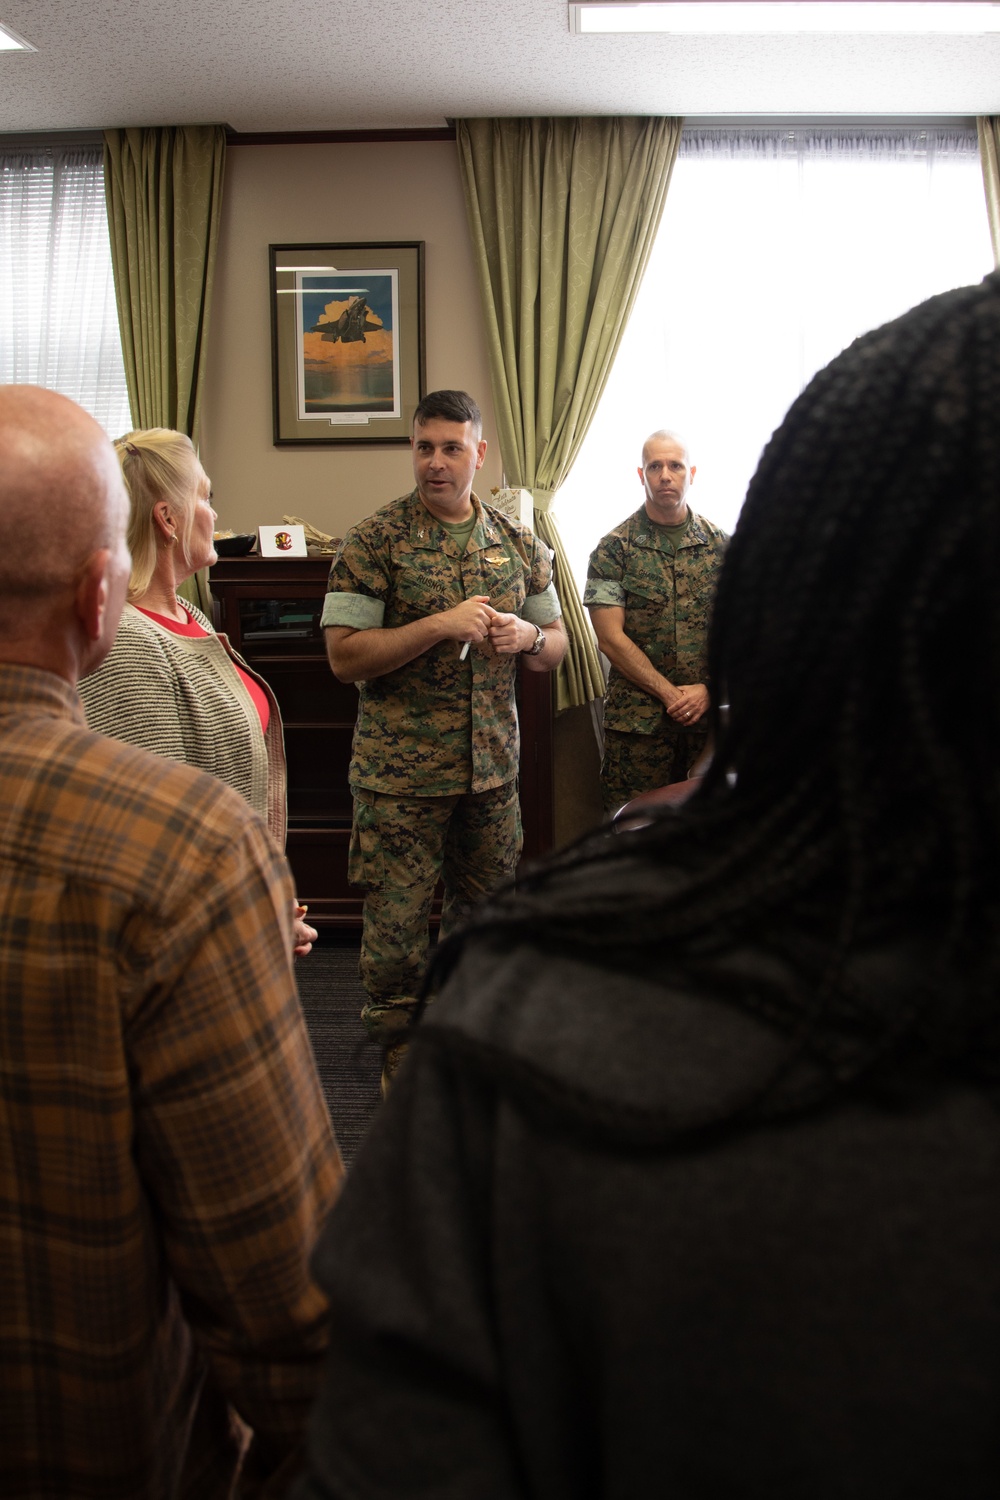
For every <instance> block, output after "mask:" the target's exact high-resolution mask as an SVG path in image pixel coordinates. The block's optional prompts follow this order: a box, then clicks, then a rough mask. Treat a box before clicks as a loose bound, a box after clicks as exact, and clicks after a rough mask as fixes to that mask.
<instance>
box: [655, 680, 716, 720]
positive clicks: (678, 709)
mask: <svg viewBox="0 0 1000 1500" xmlns="http://www.w3.org/2000/svg"><path fill="white" fill-rule="evenodd" d="M664 707H665V708H666V710H667V713H668V714H669V715H670V717H671V718H672V719H674V720H676V722H677V723H678V724H697V722H698V720H699V719H700V718H701V717H702V715H703V714H704V713H705V711H706V709H707V708H708V688H707V687H706V686H705V684H704V683H703V682H694V683H691V684H690V685H689V686H687V687H679V688H674V694H673V697H671V698H670V699H668V700H664Z"/></svg>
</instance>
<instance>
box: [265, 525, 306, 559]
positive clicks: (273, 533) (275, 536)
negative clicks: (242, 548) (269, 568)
mask: <svg viewBox="0 0 1000 1500" xmlns="http://www.w3.org/2000/svg"><path fill="white" fill-rule="evenodd" d="M257 551H258V552H259V553H260V555H261V557H308V556H309V549H308V548H307V546H306V534H305V530H304V528H303V527H301V526H258V527H257Z"/></svg>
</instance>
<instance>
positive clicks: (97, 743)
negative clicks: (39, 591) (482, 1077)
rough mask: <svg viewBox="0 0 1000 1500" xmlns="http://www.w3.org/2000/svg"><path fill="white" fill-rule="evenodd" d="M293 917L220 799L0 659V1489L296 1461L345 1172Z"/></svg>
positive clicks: (252, 836)
mask: <svg viewBox="0 0 1000 1500" xmlns="http://www.w3.org/2000/svg"><path fill="white" fill-rule="evenodd" d="M291 899H292V891H291V884H290V880H289V877H288V873H287V867H286V866H285V864H284V860H283V858H282V856H281V855H280V854H279V852H278V851H277V849H276V847H275V846H274V844H273V843H272V841H271V839H270V837H269V835H268V834H267V832H266V830H265V828H264V826H263V824H262V823H261V822H260V821H259V820H258V818H257V817H256V815H255V814H254V813H253V812H252V811H251V809H250V808H249V807H248V806H247V804H246V803H245V802H244V801H243V800H242V799H241V798H240V797H239V796H237V794H236V793H235V792H233V791H231V790H230V789H229V788H228V787H225V786H223V785H222V783H221V782H218V781H216V780H215V779H214V778H213V777H210V776H207V775H204V774H202V773H201V772H195V771H192V770H191V769H190V768H189V767H187V766H182V765H177V764H174V763H173V762H170V761H165V760H163V759H160V758H158V757H155V756H152V755H147V754H146V753H145V752H143V751H140V750H136V749H134V748H133V747H131V746H128V745H122V744H119V743H117V742H115V741H112V740H108V739H104V738H103V737H101V736H100V735H97V734H94V733H92V732H91V731H89V730H87V729H86V727H85V723H84V719H83V714H82V710H81V708H80V704H79V700H78V698H77V696H76V694H75V693H74V691H73V690H72V688H70V687H69V685H68V684H67V683H65V682H63V681H62V680H61V679H60V678H58V677H55V676H53V675H52V674H50V673H47V672H40V671H36V670H34V669H31V668H26V667H17V666H9V665H8V666H3V665H0V1494H3V1495H9V1496H18V1497H28V1496H32V1497H34V1496H51V1495H56V1494H58V1495H72V1496H74V1497H82V1496H94V1497H95V1500H98V1497H99V1500H114V1497H119V1496H120V1497H124V1496H128V1497H132V1500H134V1497H138V1496H142V1497H144V1500H145V1497H160V1496H163V1497H166V1496H168V1495H169V1496H173V1495H175V1494H183V1495H184V1496H209V1495H211V1496H218V1495H226V1494H229V1493H230V1486H231V1483H232V1480H233V1476H234V1474H235V1471H236V1468H237V1466H238V1464H239V1461H240V1453H241V1450H242V1449H243V1448H245V1447H246V1446H247V1443H248V1442H249V1449H248V1452H247V1455H246V1459H245V1465H244V1481H243V1483H244V1486H245V1488H244V1489H243V1490H242V1491H241V1493H250V1492H253V1490H254V1487H255V1486H256V1485H257V1484H258V1483H265V1482H266V1481H267V1480H268V1478H269V1477H270V1478H273V1477H274V1475H275V1474H276V1472H277V1471H278V1470H279V1469H282V1470H283V1468H284V1467H285V1466H288V1465H291V1464H293V1463H294V1453H295V1449H296V1447H297V1445H298V1442H299V1440H300V1435H301V1430H302V1427H303V1424H304V1419H305V1414H306V1411H307V1409H308V1405H309V1402H310V1399H311V1397H312V1394H313V1391H314V1388H315V1385H316V1383H317V1380H318V1375H319V1362H320V1360H321V1355H322V1351H323V1348H324V1345H325V1340H326V1333H325V1318H326V1304H325V1300H324V1298H323V1296H322V1294H321V1293H320V1292H319V1291H318V1289H317V1288H316V1287H315V1285H314V1284H313V1282H312V1280H311V1278H310V1275H309V1272H308V1268H307V1259H308V1255H309V1252H310V1250H311V1248H312V1245H313V1241H314V1239H315V1236H316V1234H317V1232H318V1230H319V1227H320V1225H321V1223H322V1221H323V1219H324V1217H325V1215H326V1213H327V1211H328V1209H329V1208H330V1206H331V1204H332V1202H333V1199H334V1196H335V1193H336V1190H337V1186H338V1183H339V1181H340V1176H341V1172H342V1168H341V1164H340V1158H339V1155H338V1153H337V1148H336V1145H335V1143H334V1140H333V1136H332V1132H331V1128H330V1124H329V1119H328V1116H327V1113H326V1109H325V1105H324V1102H323V1098H322V1094H321V1091H320V1086H319V1082H318V1079H317V1077H316V1072H315V1068H314V1065H313V1060H312V1054H311V1051H310V1047H309V1042H308V1039H307V1037H306V1033H305V1029H304V1023H303V1020H302V1014H301V1010H300V1007H299V1003H298V999H297V995H296V991H295V983H294V979H293V976H292V969H291V961H290V946H291V940H290V913H291ZM248 1428H249V1429H250V1430H251V1431H252V1434H253V1436H252V1438H250V1437H249V1436H248V1432H247V1429H248Z"/></svg>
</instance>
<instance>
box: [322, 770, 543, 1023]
mask: <svg viewBox="0 0 1000 1500" xmlns="http://www.w3.org/2000/svg"><path fill="white" fill-rule="evenodd" d="M521 841H522V840H521V810H520V804H519V802H518V797H517V781H516V780H514V781H509V782H507V783H506V784H505V785H504V786H499V787H494V788H492V789H491V790H490V791H487V792H466V793H463V794H461V795H456V796H444V797H394V796H390V795H389V794H388V793H386V792H373V791H369V790H367V789H366V788H364V787H357V788H355V792H354V826H353V828H352V830H351V850H350V856H349V860H348V879H349V880H350V883H351V884H352V885H357V886H361V887H362V888H363V889H364V891H365V907H364V930H363V933H362V938H361V969H360V972H361V982H362V984H363V985H364V987H365V990H366V991H367V993H368V1000H367V1002H366V1004H365V1005H364V1006H363V1008H362V1011H361V1019H362V1021H363V1022H364V1024H365V1027H366V1029H367V1031H368V1034H369V1036H370V1037H371V1039H372V1041H374V1042H377V1043H378V1044H379V1045H380V1046H382V1047H392V1046H394V1045H395V1044H396V1043H398V1042H401V1041H403V1040H404V1038H405V1036H406V1033H407V1031H408V1030H409V1027H410V1026H411V1025H412V1022H413V1015H414V1012H415V1010H416V1008H417V1003H418V999H417V997H418V995H419V993H420V985H421V981H422V979H423V976H424V970H425V969H426V966H427V951H428V947H429V944H430V936H429V931H428V920H429V917H430V910H431V902H432V900H433V897H434V888H435V886H436V885H437V882H438V879H439V878H442V879H443V881H444V905H443V908H442V912H441V936H442V937H447V935H448V933H449V932H450V931H453V930H454V928H455V927H456V926H458V925H459V924H460V923H461V922H462V921H463V920H464V919H465V917H466V916H467V915H468V913H469V912H470V911H471V910H472V908H473V907H474V906H475V905H476V904H477V903H478V902H479V901H481V900H482V898H483V897H484V896H486V895H489V893H490V892H491V891H493V890H495V889H496V887H497V886H498V885H500V884H501V883H502V882H503V881H504V880H506V879H507V878H508V877H509V876H512V875H513V874H514V871H515V869H516V868H517V862H518V859H519V858H520V854H521Z"/></svg>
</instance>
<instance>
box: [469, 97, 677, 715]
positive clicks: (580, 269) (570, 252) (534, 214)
mask: <svg viewBox="0 0 1000 1500" xmlns="http://www.w3.org/2000/svg"><path fill="white" fill-rule="evenodd" d="M680 134H681V121H680V120H676V119H669V118H665V117H657V118H612V117H604V118H601V117H592V118H586V119H570V118H565V119H504V120H490V119H483V120H459V121H458V122H457V139H458V150H459V160H460V163H461V169H462V179H463V183H464V187H465V200H466V208H467V210H468V216H469V227H470V230H471V234H472V243H473V250H474V254H475V257H476V263H477V269H478V273H479V281H480V290H481V293H482V299H483V308H484V312H485V315H486V327H487V338H488V342H489V355H490V374H491V378H492V387H493V404H494V408H495V413H496V421H497V429H498V436H499V440H500V453H501V457H502V459H503V465H504V471H505V476H506V481H507V483H508V484H510V485H521V486H523V487H524V488H525V489H529V490H530V491H531V492H532V498H533V500H534V505H535V529H536V530H537V532H538V535H539V536H540V537H541V538H542V540H543V541H545V542H546V543H547V544H548V545H549V546H550V547H552V548H553V549H554V551H555V554H556V563H557V568H558V574H559V593H560V600H561V603H562V607H563V615H564V619H565V623H566V627H567V633H568V634H569V637H570V649H569V651H568V652H567V655H566V660H565V662H564V663H563V666H562V667H560V669H559V674H558V677H557V681H556V706H557V709H562V708H568V707H570V706H571V705H573V704H580V703H587V702H590V701H591V700H593V699H594V698H598V697H600V696H601V694H602V693H603V692H604V675H603V673H602V671H601V665H600V659H599V657H598V653H597V648H596V645H595V642H594V638H593V633H592V631H591V629H590V622H589V620H588V619H587V617H586V615H585V613H584V611H583V607H582V605H581V604H580V600H579V595H578V593H577V588H576V584H575V583H574V580H573V576H572V573H571V571H570V567H569V562H568V560H567V558H566V554H565V551H564V550H563V546H562V542H561V540H560V538H559V533H558V528H557V526H556V523H555V517H554V516H553V514H552V512H551V506H552V498H553V495H554V493H555V492H556V490H558V488H559V485H560V484H561V483H562V481H563V479H564V478H565V477H566V475H567V473H568V472H569V469H570V467H571V465H572V463H573V460H574V458H575V457H576V454H577V453H578V451H579V449H580V445H581V443H582V442H583V439H584V436H585V435H586V432H587V429H588V427H589V426H590V423H591V420H592V418H593V415H594V412H595V410H596V408H597V403H598V401H599V400H600V397H601V394H602V392H603V390H604V386H605V383H606V381H607V378H608V374H609V372H610V369H611V366H612V363H613V361H614V357H615V354H616V352H617V350H618V345H619V343H620V341H621V336H622V333H623V331H624V329H625V325H626V323H627V322H628V317H629V313H630V312H631V310H632V304H633V302H634V300H635V294H636V292H637V291H638V288H639V284H640V282H641V280H642V276H643V272H644V271H645V268H646V262H647V260H648V259H649V253H650V250H651V248H652V245H653V240H654V237H655V235H656V230H657V228H658V226H659V222H660V215H661V213H662V211H663V204H664V201H665V199H666V194H667V186H668V184H669V182H670V174H671V172H672V170H673V164H674V160H675V158H676V155H677V146H678V143H679V141H680Z"/></svg>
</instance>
